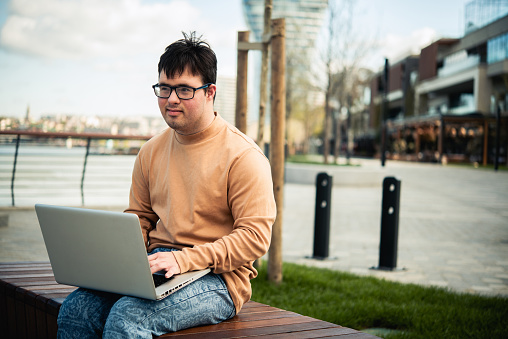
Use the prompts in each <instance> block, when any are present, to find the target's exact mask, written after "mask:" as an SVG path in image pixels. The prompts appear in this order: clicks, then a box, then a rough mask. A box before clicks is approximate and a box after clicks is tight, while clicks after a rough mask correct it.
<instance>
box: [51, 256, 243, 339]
mask: <svg viewBox="0 0 508 339" xmlns="http://www.w3.org/2000/svg"><path fill="white" fill-rule="evenodd" d="M172 250H173V249H165V248H157V249H155V250H154V251H152V252H151V253H156V252H160V251H172ZM234 315H235V305H234V304H233V301H232V300H231V296H230V295H229V292H228V290H227V288H226V284H225V283H224V280H223V279H222V277H221V276H220V275H217V274H213V273H209V274H207V275H206V276H204V277H202V278H200V279H198V280H197V281H195V282H193V283H192V284H190V285H187V286H186V287H184V288H182V289H181V290H178V291H176V292H175V293H173V294H171V295H169V296H168V297H166V298H164V299H162V300H158V301H153V300H147V299H140V298H135V297H128V296H122V295H117V294H113V293H108V292H100V291H94V290H88V289H84V288H78V289H77V290H75V291H74V292H72V293H71V294H70V295H69V296H68V297H67V298H66V299H65V301H64V302H63V304H62V307H61V308H60V313H59V314H58V338H100V337H103V338H150V339H151V338H152V335H156V336H159V335H162V334H164V333H168V332H175V331H178V330H182V329H186V328H190V327H195V326H200V325H211V324H217V323H220V322H222V321H224V320H226V319H229V318H231V317H233V316H234Z"/></svg>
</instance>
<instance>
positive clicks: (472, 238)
mask: <svg viewBox="0 0 508 339" xmlns="http://www.w3.org/2000/svg"><path fill="white" fill-rule="evenodd" d="M342 161H343V160H342ZM352 163H354V164H357V165H359V166H358V167H344V166H340V167H330V166H323V165H298V164H287V167H286V184H285V188H284V214H283V216H282V217H283V259H284V261H286V262H295V263H299V264H305V265H311V266H318V267H324V268H329V269H334V270H340V271H346V272H351V273H355V274H359V275H364V276H375V277H378V278H382V279H387V280H392V281H398V282H401V283H415V284H421V285H432V286H439V287H446V288H449V289H451V290H453V291H457V292H467V293H477V294H484V295H501V296H504V297H508V172H502V171H499V172H494V170H484V169H473V168H464V167H460V166H451V165H450V166H441V165H437V164H422V163H405V162H395V161H387V163H386V166H385V167H381V165H380V163H379V161H378V160H359V159H352ZM318 172H327V173H329V174H330V175H332V176H333V182H334V186H333V190H332V201H331V204H332V210H331V223H330V244H329V253H330V257H329V258H328V259H327V260H314V259H309V258H308V257H310V256H312V254H313V253H312V250H313V238H314V210H315V191H316V189H315V185H314V184H313V182H315V174H316V173H318ZM387 176H395V177H397V178H398V179H399V180H401V197H400V217H399V237H398V256H397V270H395V271H393V272H390V271H380V270H373V269H371V267H376V266H378V263H379V241H380V224H381V199H382V180H383V178H384V177H387ZM87 207H89V206H87ZM124 207H125V206H108V207H104V206H102V207H100V208H103V209H108V210H117V211H121V210H123V208H124ZM90 208H97V207H95V206H90ZM6 215H7V217H8V226H5V225H2V220H4V222H3V223H4V224H5V218H4V219H2V216H6ZM39 260H48V258H47V253H46V250H45V247H44V243H43V240H42V235H41V233H40V230H39V227H38V222H37V217H36V215H35V211H34V210H33V208H9V207H3V208H0V261H1V262H7V261H39Z"/></svg>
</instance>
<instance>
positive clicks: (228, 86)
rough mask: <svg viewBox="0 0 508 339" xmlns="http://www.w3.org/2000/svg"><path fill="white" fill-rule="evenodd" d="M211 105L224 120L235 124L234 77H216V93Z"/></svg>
mask: <svg viewBox="0 0 508 339" xmlns="http://www.w3.org/2000/svg"><path fill="white" fill-rule="evenodd" d="M213 106H214V110H215V111H216V112H218V113H219V114H220V115H221V116H222V117H223V118H224V119H225V120H226V121H228V122H229V123H231V124H233V125H235V109H236V78H226V77H218V78H217V95H216V97H215V103H214V105H213Z"/></svg>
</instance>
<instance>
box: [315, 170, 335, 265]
mask: <svg viewBox="0 0 508 339" xmlns="http://www.w3.org/2000/svg"><path fill="white" fill-rule="evenodd" d="M332 181H333V177H332V176H330V175H328V174H327V173H318V175H317V177H316V212H315V216H314V254H313V255H312V258H313V259H320V260H324V259H326V258H328V245H329V243H330V210H331V202H332Z"/></svg>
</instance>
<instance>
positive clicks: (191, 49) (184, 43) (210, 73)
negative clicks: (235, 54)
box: [158, 32, 217, 84]
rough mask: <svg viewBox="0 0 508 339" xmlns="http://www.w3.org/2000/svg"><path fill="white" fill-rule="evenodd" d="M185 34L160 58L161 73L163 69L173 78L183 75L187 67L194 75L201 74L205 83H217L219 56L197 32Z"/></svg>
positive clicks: (167, 48)
mask: <svg viewBox="0 0 508 339" xmlns="http://www.w3.org/2000/svg"><path fill="white" fill-rule="evenodd" d="M182 34H183V37H184V38H183V39H180V40H178V41H175V42H174V43H172V44H171V45H169V46H168V47H166V51H165V52H164V53H163V54H162V55H161V57H160V60H159V66H158V69H159V73H158V74H159V75H160V74H161V72H162V71H164V73H166V76H168V77H171V78H173V77H174V76H175V75H181V74H182V73H183V72H184V71H185V69H187V70H188V71H189V72H190V73H191V74H192V75H194V76H196V75H199V76H201V78H202V80H203V84H207V83H213V84H215V83H216V80H217V57H216V56H215V52H214V51H213V50H212V49H211V48H210V45H209V44H208V43H207V42H205V41H204V40H202V36H200V37H197V36H196V32H191V33H190V34H189V35H187V34H185V33H184V32H182Z"/></svg>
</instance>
